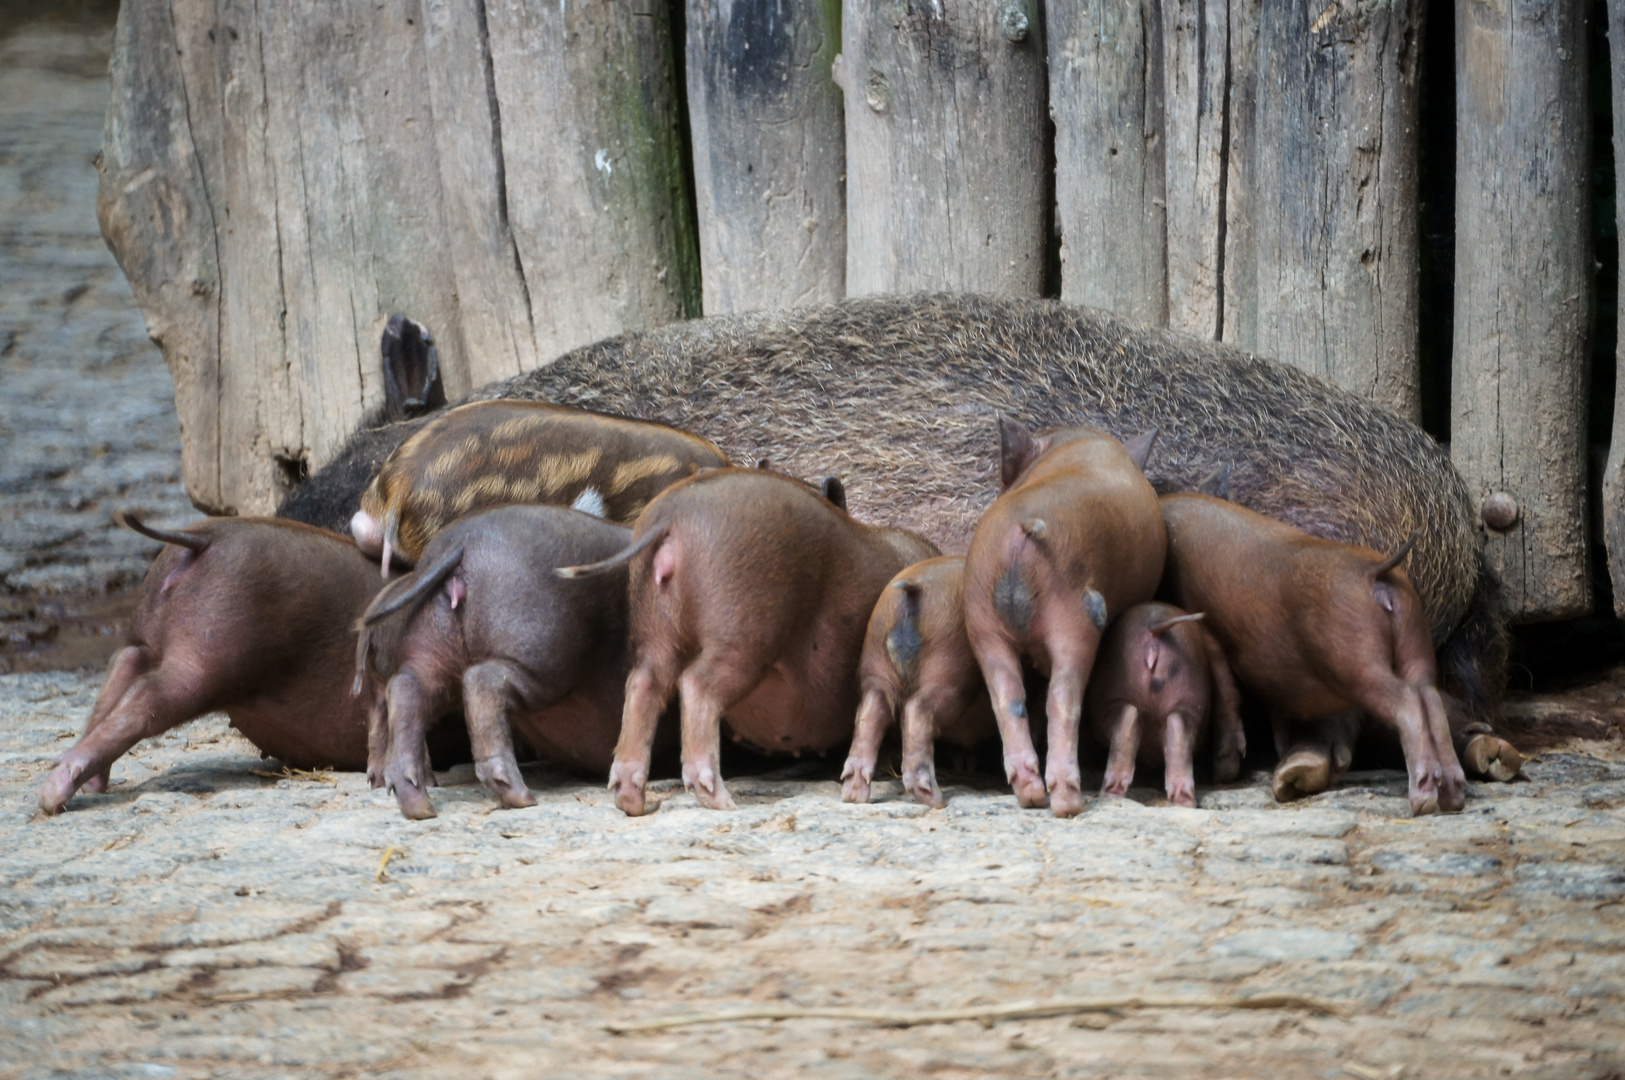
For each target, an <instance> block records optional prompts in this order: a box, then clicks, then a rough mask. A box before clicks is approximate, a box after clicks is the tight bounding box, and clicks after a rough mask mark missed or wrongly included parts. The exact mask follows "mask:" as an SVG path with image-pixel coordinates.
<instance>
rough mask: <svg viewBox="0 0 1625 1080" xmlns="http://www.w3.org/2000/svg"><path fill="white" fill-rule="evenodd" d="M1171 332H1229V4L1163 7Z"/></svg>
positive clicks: (1200, 1)
mask: <svg viewBox="0 0 1625 1080" xmlns="http://www.w3.org/2000/svg"><path fill="white" fill-rule="evenodd" d="M1162 26H1163V30H1162V40H1163V48H1164V60H1163V79H1164V91H1163V112H1164V116H1165V117H1166V122H1165V128H1164V131H1165V139H1164V142H1165V144H1166V146H1167V151H1166V159H1167V178H1166V187H1167V191H1168V195H1167V199H1168V325H1170V326H1172V327H1173V328H1174V329H1176V330H1181V331H1183V332H1185V333H1187V334H1199V335H1201V336H1203V337H1211V338H1217V337H1219V336H1220V333H1221V331H1222V329H1223V327H1222V321H1221V316H1222V312H1223V296H1224V291H1223V290H1224V240H1225V224H1226V223H1225V219H1224V216H1225V196H1226V195H1228V194H1229V186H1230V185H1229V180H1230V177H1229V175H1228V172H1227V170H1226V167H1225V166H1226V152H1227V151H1226V146H1225V139H1226V137H1227V135H1228V124H1227V121H1228V118H1229V117H1228V113H1227V111H1226V109H1227V106H1228V105H1229V95H1228V94H1227V92H1226V91H1227V90H1228V82H1227V78H1228V71H1229V68H1230V64H1229V59H1230V11H1229V8H1228V5H1227V4H1226V3H1225V0H1163V3H1162Z"/></svg>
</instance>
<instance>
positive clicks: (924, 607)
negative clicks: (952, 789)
mask: <svg viewBox="0 0 1625 1080" xmlns="http://www.w3.org/2000/svg"><path fill="white" fill-rule="evenodd" d="M964 607H965V560H964V557H963V556H957V555H945V556H941V557H939V558H935V559H927V560H926V561H925V562H922V563H916V564H914V565H913V566H910V567H908V568H907V569H905V570H904V571H903V572H902V573H900V574H898V575H897V576H896V577H894V578H892V580H891V582H890V584H889V585H888V586H887V588H886V589H885V590H884V591H883V592H882V593H881V594H880V600H879V602H877V603H876V604H875V610H874V613H873V614H872V615H870V616H869V630H868V633H867V634H866V635H865V637H864V639H863V657H862V660H861V661H860V662H859V666H858V682H859V686H860V691H861V693H862V695H863V696H862V700H861V703H860V704H859V705H858V715H857V728H856V731H855V732H854V733H853V736H852V750H851V752H850V754H849V756H848V757H847V759H846V767H845V768H844V769H843V770H842V771H841V798H843V799H845V800H846V801H847V802H868V801H869V785H870V783H871V782H872V781H873V780H874V775H875V758H876V756H877V755H878V754H879V752H880V742H881V740H882V739H883V738H884V737H885V734H886V729H887V728H889V727H890V726H891V725H892V724H893V723H894V722H895V721H896V719H897V713H898V709H899V708H901V709H902V717H903V787H904V789H905V790H906V791H908V793H909V794H910V795H913V796H914V798H916V799H917V800H919V801H920V802H922V803H925V804H926V805H927V806H939V807H940V806H943V805H945V804H944V801H943V798H942V791H941V789H939V788H938V787H937V768H936V760H935V755H934V745H933V744H934V741H935V740H936V739H939V738H941V739H944V740H946V741H948V742H950V743H953V744H954V745H956V746H965V747H970V746H975V745H976V744H977V743H979V742H981V741H983V740H984V739H988V738H991V737H993V736H994V735H996V734H998V728H997V727H996V726H995V724H994V722H993V705H992V703H991V702H990V701H989V700H988V696H987V686H986V685H985V684H984V683H983V682H982V672H981V669H979V668H978V667H977V666H976V656H975V655H974V654H973V653H972V652H971V649H970V639H969V638H967V637H966V636H965V612H964Z"/></svg>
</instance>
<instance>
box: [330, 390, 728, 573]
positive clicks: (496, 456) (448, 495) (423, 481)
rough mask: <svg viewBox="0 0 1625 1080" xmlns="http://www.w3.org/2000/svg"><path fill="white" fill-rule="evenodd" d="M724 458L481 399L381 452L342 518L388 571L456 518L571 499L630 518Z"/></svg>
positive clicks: (642, 429)
mask: <svg viewBox="0 0 1625 1080" xmlns="http://www.w3.org/2000/svg"><path fill="white" fill-rule="evenodd" d="M726 464H728V459H727V456H726V455H724V454H723V453H722V451H721V450H718V449H717V448H716V447H715V446H713V445H712V444H711V443H709V442H707V441H706V440H704V439H702V438H700V437H699V436H697V435H690V434H688V433H687V432H685V431H679V430H677V429H676V428H671V427H667V426H666V425H664V424H654V423H648V422H646V421H642V420H628V419H625V418H623V417H619V416H606V415H603V414H601V413H593V412H587V411H586V410H584V409H574V408H571V407H569V406H567V405H551V404H548V403H546V402H539V401H478V402H474V403H473V404H470V405H462V406H459V407H457V408H455V409H452V410H450V411H449V412H445V413H441V414H440V415H438V416H436V417H435V418H434V419H432V420H430V421H429V422H428V423H427V424H425V425H424V426H423V427H422V428H421V429H419V430H418V431H417V433H416V434H414V435H413V436H412V437H411V438H410V439H407V440H406V441H405V442H404V443H402V444H401V445H400V446H399V447H397V448H396V450H395V452H394V453H392V454H390V455H389V458H388V459H387V460H386V461H385V462H384V464H383V467H382V468H381V469H380V470H379V472H378V475H377V476H376V477H374V478H373V481H372V483H371V484H370V485H369V486H368V487H367V490H366V491H365V492H363V493H362V496H361V509H360V510H358V511H357V512H356V514H355V516H354V517H353V518H351V520H350V531H351V532H352V533H353V534H354V535H355V540H356V543H357V544H359V545H360V546H361V549H362V550H363V551H365V552H366V553H367V554H369V555H373V556H376V557H379V558H380V559H381V560H382V564H383V566H384V567H385V568H386V569H387V567H388V566H389V565H390V560H391V559H393V558H397V557H398V558H399V559H401V560H402V561H403V562H405V563H407V564H408V565H410V564H412V563H415V562H416V561H417V560H418V558H419V557H420V556H421V555H422V553H423V547H424V545H425V544H427V543H428V542H429V540H430V539H431V538H433V536H434V535H435V533H437V532H439V531H440V530H441V529H443V528H445V527H446V526H447V525H448V524H450V523H451V522H452V521H455V520H456V519H457V518H460V517H465V516H467V515H469V514H474V513H478V512H479V511H481V510H489V509H491V508H492V507H496V506H505V505H508V504H512V503H550V504H553V505H557V506H573V507H575V508H576V509H577V510H583V511H586V512H587V513H589V514H595V515H597V516H598V517H601V518H604V519H606V520H609V521H615V522H621V523H630V522H632V521H634V520H636V518H637V516H638V514H639V513H640V512H642V510H643V508H644V507H645V506H646V505H648V503H649V500H650V499H652V498H654V497H655V496H656V495H657V494H659V493H660V492H661V491H662V490H664V489H665V488H666V487H668V486H670V485H671V484H673V483H675V482H676V481H678V480H681V479H683V478H684V477H687V476H690V475H692V474H693V473H695V472H697V471H698V470H700V469H709V468H716V467H719V466H723V465H726Z"/></svg>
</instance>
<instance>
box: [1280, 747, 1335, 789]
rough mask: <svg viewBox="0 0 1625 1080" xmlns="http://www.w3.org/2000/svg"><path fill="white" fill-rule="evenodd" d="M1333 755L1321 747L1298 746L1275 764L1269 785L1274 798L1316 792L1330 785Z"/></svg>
mask: <svg viewBox="0 0 1625 1080" xmlns="http://www.w3.org/2000/svg"><path fill="white" fill-rule="evenodd" d="M1331 782H1332V759H1331V755H1330V754H1329V753H1327V752H1326V749H1325V748H1324V747H1320V746H1300V747H1298V748H1296V749H1295V750H1293V751H1292V752H1291V753H1290V754H1288V755H1287V756H1286V757H1284V758H1282V759H1281V763H1280V764H1279V765H1277V766H1275V775H1274V777H1272V778H1271V781H1270V787H1271V789H1272V790H1273V791H1274V793H1275V801H1276V802H1292V801H1293V800H1294V799H1301V798H1303V797H1304V796H1306V795H1318V794H1320V793H1321V792H1322V791H1325V790H1326V789H1327V788H1328V787H1330V786H1331Z"/></svg>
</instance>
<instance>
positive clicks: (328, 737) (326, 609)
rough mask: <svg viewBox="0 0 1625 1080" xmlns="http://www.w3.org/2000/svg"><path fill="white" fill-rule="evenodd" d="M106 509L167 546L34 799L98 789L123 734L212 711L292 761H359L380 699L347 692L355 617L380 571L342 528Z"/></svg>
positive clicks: (348, 765)
mask: <svg viewBox="0 0 1625 1080" xmlns="http://www.w3.org/2000/svg"><path fill="white" fill-rule="evenodd" d="M115 519H116V520H117V521H118V522H119V523H120V524H122V525H124V526H126V527H127V528H130V529H134V530H135V531H136V532H138V533H141V534H142V535H143V536H148V537H151V538H152V539H154V540H160V541H162V542H163V543H165V544H167V545H169V546H168V547H165V548H164V550H163V551H161V552H160V553H159V555H158V558H157V561H155V562H154V563H153V565H152V569H151V570H150V571H148V573H147V579H146V584H145V585H144V587H143V590H142V594H141V600H140V603H139V605H138V606H137V608H136V612H135V617H134V618H133V619H132V620H131V622H130V645H129V646H128V647H126V648H124V649H122V650H121V651H120V652H119V653H118V654H117V655H115V656H114V657H113V660H112V663H111V664H110V665H109V667H108V671H107V679H106V681H105V682H104V683H103V684H102V692H101V696H100V697H98V698H97V699H96V705H95V707H94V708H93V709H92V710H91V714H90V720H89V722H88V723H87V724H86V726H85V733H84V735H83V736H82V737H81V738H80V739H79V741H78V742H77V743H76V744H74V746H73V747H72V748H71V749H70V750H68V751H67V753H65V754H63V755H62V757H61V758H60V759H59V760H58V761H57V764H56V767H55V768H54V769H53V770H52V771H51V774H50V776H49V777H48V778H47V779H46V781H45V784H44V786H43V787H42V788H41V789H40V793H39V804H40V808H41V809H42V810H44V811H45V812H46V813H48V814H50V813H56V812H57V811H58V810H61V809H62V808H63V806H65V805H66V804H67V802H68V800H69V799H70V798H72V797H73V793H74V792H75V791H77V790H78V789H79V788H80V787H81V786H82V787H84V788H85V789H86V790H88V791H103V790H105V789H106V787H107V777H108V768H109V767H110V766H111V765H112V764H113V762H114V761H115V760H117V759H118V758H119V757H120V756H121V755H122V754H124V753H125V751H127V750H129V749H130V747H132V746H134V745H135V744H136V743H137V742H139V741H140V740H142V739H147V738H151V737H153V736H155V735H161V734H162V733H164V732H165V731H168V730H169V729H170V728H173V727H177V726H179V725H181V724H183V723H185V722H186V721H188V720H191V719H194V718H195V717H198V716H202V715H203V714H204V713H209V712H217V711H223V712H225V713H226V714H227V715H229V716H230V717H231V723H232V726H233V727H235V728H236V729H237V730H239V731H241V732H242V733H243V734H244V735H245V736H247V737H248V739H249V741H250V742H252V743H253V744H254V745H255V746H257V747H259V748H260V750H262V751H263V752H264V753H266V754H267V755H269V756H271V757H274V758H277V759H278V760H280V761H282V762H284V763H286V764H288V765H291V766H294V767H296V768H316V767H325V766H331V767H334V768H340V769H359V768H361V767H363V766H364V765H365V764H366V761H367V723H368V714H369V712H370V711H372V710H373V708H374V707H375V706H377V707H379V708H381V707H382V706H381V702H378V701H375V700H374V699H373V698H370V697H355V696H352V695H351V693H350V669H351V661H350V658H351V657H352V656H353V655H354V652H355V633H354V631H353V630H352V629H351V625H352V624H353V623H354V622H355V620H356V617H357V616H358V615H360V614H361V612H362V610H363V609H364V608H365V607H366V606H367V602H368V601H369V600H371V599H372V597H373V594H374V593H376V592H377V591H378V589H379V587H380V586H381V585H382V584H383V583H382V582H381V581H379V580H378V570H377V567H376V566H374V565H372V564H371V563H370V562H368V560H367V558H366V556H364V555H362V554H361V552H359V551H357V550H356V547H355V545H354V544H352V543H351V542H350V540H349V539H348V538H347V537H343V536H338V535H336V534H334V533H330V532H326V531H325V530H322V529H316V528H312V527H311V526H309V525H300V524H297V523H295V522H291V521H283V520H279V519H275V518H210V519H208V520H205V521H200V522H198V523H197V524H195V525H191V526H189V527H187V528H186V529H183V530H178V531H169V530H164V529H155V528H151V527H150V526H147V525H144V524H142V523H141V521H140V520H139V519H137V518H136V517H135V516H134V515H133V514H118V515H115Z"/></svg>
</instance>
